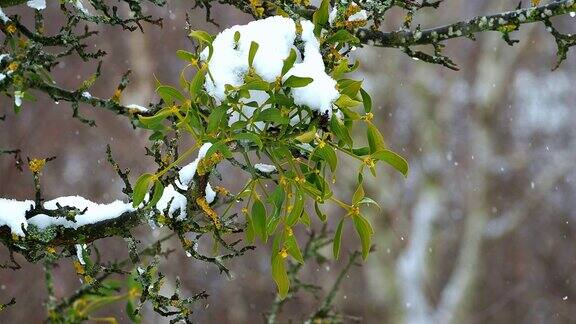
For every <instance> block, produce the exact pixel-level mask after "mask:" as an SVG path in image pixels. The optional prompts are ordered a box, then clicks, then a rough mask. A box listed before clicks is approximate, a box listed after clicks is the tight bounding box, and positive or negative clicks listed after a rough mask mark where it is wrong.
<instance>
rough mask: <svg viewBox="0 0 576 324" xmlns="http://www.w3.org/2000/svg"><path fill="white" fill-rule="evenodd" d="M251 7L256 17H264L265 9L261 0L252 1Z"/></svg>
mask: <svg viewBox="0 0 576 324" xmlns="http://www.w3.org/2000/svg"><path fill="white" fill-rule="evenodd" d="M250 7H251V8H252V12H254V15H255V16H256V17H262V15H264V7H262V1H261V0H250Z"/></svg>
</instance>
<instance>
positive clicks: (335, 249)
mask: <svg viewBox="0 0 576 324" xmlns="http://www.w3.org/2000/svg"><path fill="white" fill-rule="evenodd" d="M343 227H344V218H342V219H341V220H340V223H338V227H337V228H336V233H334V241H333V242H332V253H333V254H334V259H336V260H338V256H339V255H340V245H341V243H342V228H343Z"/></svg>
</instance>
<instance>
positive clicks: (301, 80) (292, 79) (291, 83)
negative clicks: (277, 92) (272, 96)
mask: <svg viewBox="0 0 576 324" xmlns="http://www.w3.org/2000/svg"><path fill="white" fill-rule="evenodd" d="M312 81H314V80H313V79H312V78H307V77H299V76H295V75H291V76H289V77H288V79H286V81H284V83H283V84H282V86H283V87H287V88H300V87H305V86H307V85H309V84H310V83H312Z"/></svg>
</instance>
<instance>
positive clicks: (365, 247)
mask: <svg viewBox="0 0 576 324" xmlns="http://www.w3.org/2000/svg"><path fill="white" fill-rule="evenodd" d="M353 219H354V228H356V232H357V233H358V236H359V237H360V242H362V258H364V259H366V258H367V257H368V253H369V252H370V245H371V240H372V238H371V236H372V234H373V231H372V226H371V225H370V223H369V222H368V220H367V219H366V218H364V217H363V216H362V215H355V216H353Z"/></svg>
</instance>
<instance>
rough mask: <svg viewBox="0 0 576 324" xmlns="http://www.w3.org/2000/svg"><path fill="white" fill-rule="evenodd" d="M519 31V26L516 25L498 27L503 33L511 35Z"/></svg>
mask: <svg viewBox="0 0 576 324" xmlns="http://www.w3.org/2000/svg"><path fill="white" fill-rule="evenodd" d="M516 29H518V25H516V24H506V25H502V26H500V27H498V30H499V31H501V32H503V33H510V32H513V31H515V30H516Z"/></svg>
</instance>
